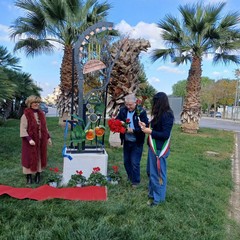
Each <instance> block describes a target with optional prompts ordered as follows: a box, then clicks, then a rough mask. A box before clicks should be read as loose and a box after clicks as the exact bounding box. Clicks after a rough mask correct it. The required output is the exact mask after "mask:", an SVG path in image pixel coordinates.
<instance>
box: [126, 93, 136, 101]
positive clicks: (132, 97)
mask: <svg viewBox="0 0 240 240" xmlns="http://www.w3.org/2000/svg"><path fill="white" fill-rule="evenodd" d="M124 99H125V102H136V101H137V98H136V96H135V94H134V93H131V94H128V95H127V96H125V98H124Z"/></svg>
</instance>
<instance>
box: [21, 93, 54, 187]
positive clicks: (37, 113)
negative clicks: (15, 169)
mask: <svg viewBox="0 0 240 240" xmlns="http://www.w3.org/2000/svg"><path fill="white" fill-rule="evenodd" d="M40 102H41V98H40V97H37V96H29V97H28V98H27V99H26V101H25V103H26V105H27V108H26V109H25V110H24V114H23V115H22V117H21V121H20V137H21V138H22V167H23V174H25V175H26V178H27V184H31V183H32V182H33V179H32V174H35V177H34V181H35V183H37V184H38V183H39V182H40V173H41V172H42V170H43V168H45V167H46V165H47V144H49V145H51V144H52V141H51V138H50V135H49V133H48V130H47V124H46V118H45V114H44V113H43V111H42V110H40V109H39V104H40Z"/></svg>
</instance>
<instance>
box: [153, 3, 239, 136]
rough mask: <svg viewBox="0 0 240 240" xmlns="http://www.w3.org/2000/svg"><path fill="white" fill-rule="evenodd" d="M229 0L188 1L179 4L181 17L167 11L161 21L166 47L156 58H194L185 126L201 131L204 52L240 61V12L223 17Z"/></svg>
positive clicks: (182, 60) (217, 59)
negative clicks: (216, 0) (225, 0)
mask: <svg viewBox="0 0 240 240" xmlns="http://www.w3.org/2000/svg"><path fill="white" fill-rule="evenodd" d="M224 6H225V3H218V4H216V5H211V4H209V5H206V6H204V5H203V4H202V3H196V4H187V5H184V6H180V7H179V11H180V13H181V17H182V19H181V20H178V19H177V18H176V17H175V16H172V15H170V14H169V15H166V17H165V19H163V20H161V21H160V22H159V23H158V27H159V28H161V29H162V30H163V31H162V35H161V36H162V39H163V40H164V41H165V43H166V46H167V47H168V48H166V49H155V50H154V51H153V54H152V60H153V61H156V60H158V59H162V60H163V61H166V60H167V59H169V58H170V59H171V61H172V62H173V63H175V64H177V65H180V64H183V63H187V62H190V69H189V73H188V79H187V86H186V92H187V95H186V97H185V100H184V105H183V111H182V113H181V122H182V125H181V127H182V130H183V131H184V132H188V133H197V130H198V129H199V120H200V117H201V102H200V90H201V75H202V59H203V56H207V55H212V56H213V63H219V62H223V63H224V64H227V63H229V62H234V63H236V64H239V63H240V57H239V55H237V53H236V50H238V49H239V48H240V29H239V26H238V24H239V19H240V15H239V14H238V13H237V12H232V13H231V12H229V13H227V14H225V15H223V17H221V12H222V10H223V8H224Z"/></svg>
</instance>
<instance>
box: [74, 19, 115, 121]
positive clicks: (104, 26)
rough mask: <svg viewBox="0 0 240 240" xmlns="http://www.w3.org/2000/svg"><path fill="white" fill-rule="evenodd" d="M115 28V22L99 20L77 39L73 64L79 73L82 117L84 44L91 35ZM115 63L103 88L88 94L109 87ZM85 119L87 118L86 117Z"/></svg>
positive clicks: (80, 115) (83, 101)
mask: <svg viewBox="0 0 240 240" xmlns="http://www.w3.org/2000/svg"><path fill="white" fill-rule="evenodd" d="M112 28H113V23H111V22H98V23H96V24H94V25H92V26H90V27H89V28H87V29H86V30H85V31H84V32H83V33H82V34H81V35H80V36H79V38H78V40H77V41H76V43H75V45H74V48H73V51H74V61H73V64H75V66H76V70H77V75H78V116H79V117H80V118H82V119H84V104H86V102H85V100H86V99H84V95H83V83H84V75H83V67H82V64H81V63H80V58H79V56H80V53H81V49H83V46H84V45H86V44H88V43H89V41H90V38H91V36H94V35H95V34H97V33H100V32H103V31H106V30H111V29H112ZM113 65H114V62H113V63H112V64H111V66H110V69H108V71H107V73H108V74H107V78H106V81H105V83H104V85H103V86H102V87H101V88H96V89H93V90H92V91H91V92H89V93H87V95H90V93H92V92H94V91H98V90H103V89H104V88H106V87H107V85H108V83H109V80H110V74H111V70H112V67H113ZM86 97H87V96H85V98H86ZM84 120H85V119H84Z"/></svg>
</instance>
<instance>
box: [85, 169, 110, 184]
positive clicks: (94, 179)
mask: <svg viewBox="0 0 240 240" xmlns="http://www.w3.org/2000/svg"><path fill="white" fill-rule="evenodd" d="M88 185H93V186H105V185H107V180H106V177H105V176H104V175H103V174H102V173H101V172H100V168H99V167H95V168H93V171H92V173H91V174H90V176H89V178H88Z"/></svg>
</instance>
